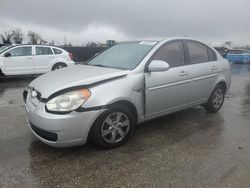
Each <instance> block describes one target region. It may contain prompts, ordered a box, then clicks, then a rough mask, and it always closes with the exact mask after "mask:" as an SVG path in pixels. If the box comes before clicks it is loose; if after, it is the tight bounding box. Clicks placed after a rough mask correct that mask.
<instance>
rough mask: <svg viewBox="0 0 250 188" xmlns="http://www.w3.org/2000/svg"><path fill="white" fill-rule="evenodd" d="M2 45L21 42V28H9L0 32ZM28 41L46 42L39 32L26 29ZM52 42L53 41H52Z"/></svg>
mask: <svg viewBox="0 0 250 188" xmlns="http://www.w3.org/2000/svg"><path fill="white" fill-rule="evenodd" d="M0 36H1V39H2V43H3V45H9V44H22V42H23V40H24V38H25V34H24V32H23V31H22V29H21V28H15V29H11V30H9V31H4V32H3V33H2V34H0ZM27 38H28V43H29V44H47V43H48V42H47V41H45V40H44V39H43V38H42V37H41V35H40V34H38V33H36V32H34V31H28V33H27ZM52 43H53V41H52Z"/></svg>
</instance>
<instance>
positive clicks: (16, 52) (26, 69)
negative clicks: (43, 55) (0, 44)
mask: <svg viewBox="0 0 250 188" xmlns="http://www.w3.org/2000/svg"><path fill="white" fill-rule="evenodd" d="M6 53H9V54H10V56H9V57H3V61H4V69H5V74H7V75H15V74H33V73H34V57H33V56H32V46H18V47H14V48H12V49H10V50H9V51H6V52H5V53H4V54H6Z"/></svg>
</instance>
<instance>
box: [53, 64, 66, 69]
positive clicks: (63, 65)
mask: <svg viewBox="0 0 250 188" xmlns="http://www.w3.org/2000/svg"><path fill="white" fill-rule="evenodd" d="M64 67H67V65H66V64H65V63H56V64H55V65H53V67H52V69H51V70H52V71H54V70H57V69H61V68H64Z"/></svg>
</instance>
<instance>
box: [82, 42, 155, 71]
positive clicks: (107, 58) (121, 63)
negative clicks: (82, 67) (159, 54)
mask: <svg viewBox="0 0 250 188" xmlns="http://www.w3.org/2000/svg"><path fill="white" fill-rule="evenodd" d="M156 43H157V42H153V41H140V42H125V43H120V44H117V45H115V46H113V47H111V48H109V49H108V50H106V51H104V52H103V53H101V54H100V55H98V56H97V57H95V58H93V59H91V60H90V61H89V62H88V63H87V64H88V65H93V66H102V67H109V68H117V69H123V70H131V69H134V68H135V67H136V66H137V65H138V64H139V63H140V61H141V60H142V59H143V58H144V57H145V56H146V54H147V53H148V52H149V51H150V50H151V49H152V48H153V47H154V46H155V44H156Z"/></svg>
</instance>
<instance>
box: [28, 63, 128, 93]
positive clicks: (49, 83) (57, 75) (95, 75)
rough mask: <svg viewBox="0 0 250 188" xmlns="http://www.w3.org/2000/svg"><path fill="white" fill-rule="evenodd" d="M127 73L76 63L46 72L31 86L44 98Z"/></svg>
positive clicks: (125, 71)
mask: <svg viewBox="0 0 250 188" xmlns="http://www.w3.org/2000/svg"><path fill="white" fill-rule="evenodd" d="M127 73H128V71H127V70H119V69H113V68H105V67H97V66H90V65H76V66H73V67H69V68H63V69H59V70H56V71H53V72H49V73H46V74H44V75H42V76H40V77H38V78H36V79H35V80H34V81H32V82H31V83H30V84H29V87H30V88H34V89H35V90H37V91H38V92H40V93H41V97H42V98H48V97H49V96H50V95H52V94H53V93H55V92H58V91H60V90H63V89H67V88H70V87H75V86H81V85H83V86H84V85H90V84H91V85H93V84H95V83H100V82H102V81H105V80H107V81H108V80H110V79H112V78H116V77H120V76H125V75H126V74H127Z"/></svg>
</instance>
